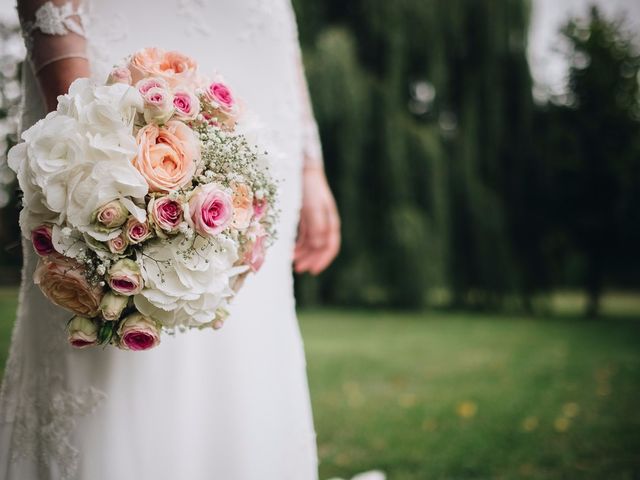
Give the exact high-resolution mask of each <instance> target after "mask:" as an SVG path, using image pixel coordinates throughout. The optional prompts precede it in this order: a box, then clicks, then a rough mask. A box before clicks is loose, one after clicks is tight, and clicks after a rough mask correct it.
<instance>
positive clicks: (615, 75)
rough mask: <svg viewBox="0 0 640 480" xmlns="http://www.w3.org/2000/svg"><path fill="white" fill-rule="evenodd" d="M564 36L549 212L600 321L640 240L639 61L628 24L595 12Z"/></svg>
mask: <svg viewBox="0 0 640 480" xmlns="http://www.w3.org/2000/svg"><path fill="white" fill-rule="evenodd" d="M563 34H564V36H565V38H566V39H567V40H568V42H569V46H570V50H569V59H570V62H571V66H570V69H569V75H568V79H569V81H568V92H569V93H568V96H567V98H565V99H564V102H562V103H561V104H560V105H550V106H549V107H548V111H547V115H546V117H547V120H550V121H549V122H548V123H547V127H548V133H549V135H550V136H551V140H550V142H549V144H548V146H547V148H548V149H549V151H548V152H547V159H548V162H549V165H548V169H549V172H550V173H549V177H550V185H551V191H552V192H553V194H552V199H553V202H552V204H551V205H549V206H548V211H549V212H550V213H551V214H552V215H553V217H554V223H555V230H556V233H558V232H560V236H564V237H565V238H566V239H567V247H568V248H567V252H571V251H574V250H575V251H577V252H578V254H579V256H580V258H581V259H582V264H583V265H584V267H583V271H582V273H581V274H580V277H581V280H582V283H583V285H584V288H585V291H586V293H587V295H588V305H587V312H586V313H587V314H588V315H589V316H595V315H597V313H598V311H599V306H600V297H601V295H602V292H603V289H604V287H605V284H606V281H607V280H609V281H615V280H614V278H613V277H615V276H616V275H615V274H616V265H618V266H619V265H621V264H624V265H626V267H625V268H624V269H625V270H627V271H628V270H629V267H630V262H631V263H633V259H634V258H635V257H637V254H636V253H635V252H634V251H633V250H632V249H635V248H636V245H637V243H636V245H632V244H631V243H632V242H630V240H631V239H636V241H637V239H638V214H637V213H636V210H637V205H638V203H637V202H638V199H639V198H640V195H639V191H638V185H640V177H639V172H640V151H639V150H638V139H639V138H640V103H639V100H640V97H639V94H640V90H639V84H638V79H639V78H640V77H639V73H640V55H639V54H638V51H637V49H636V47H635V46H634V43H633V39H632V36H631V35H630V34H629V33H627V32H626V31H625V29H624V25H623V23H621V22H617V21H610V20H607V19H606V18H604V17H603V16H602V15H601V14H600V12H599V11H598V9H597V8H595V7H594V8H592V9H591V12H590V17H589V19H588V21H587V22H583V21H579V20H572V21H570V22H569V23H568V24H567V25H566V27H565V28H564V29H563ZM636 264H637V262H636Z"/></svg>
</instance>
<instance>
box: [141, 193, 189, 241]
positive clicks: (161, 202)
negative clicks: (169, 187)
mask: <svg viewBox="0 0 640 480" xmlns="http://www.w3.org/2000/svg"><path fill="white" fill-rule="evenodd" d="M147 208H148V212H149V216H150V217H151V222H152V223H153V225H154V226H155V227H157V228H156V230H158V229H160V230H161V231H163V232H165V233H176V232H177V231H178V226H179V225H180V223H181V222H182V217H183V210H182V205H181V204H180V202H178V201H177V200H173V199H172V198H170V197H156V198H152V199H151V201H150V202H149V206H148V207H147Z"/></svg>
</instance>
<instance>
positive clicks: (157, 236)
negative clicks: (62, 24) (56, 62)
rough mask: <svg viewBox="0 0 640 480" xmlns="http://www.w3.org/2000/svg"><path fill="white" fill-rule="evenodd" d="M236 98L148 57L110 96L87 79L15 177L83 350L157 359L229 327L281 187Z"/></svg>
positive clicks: (132, 62) (29, 138) (48, 282)
mask: <svg viewBox="0 0 640 480" xmlns="http://www.w3.org/2000/svg"><path fill="white" fill-rule="evenodd" d="M241 113H242V109H241V106H240V104H239V103H238V101H237V99H236V98H235V97H234V95H233V94H232V92H231V90H230V89H229V87H228V86H227V85H226V84H225V83H224V81H223V80H222V79H221V78H219V77H213V78H207V77H204V76H202V75H200V73H199V72H198V69H197V64H196V62H194V61H193V60H192V59H191V58H189V57H187V56H185V55H182V54H180V53H178V52H164V51H162V50H159V49H156V48H149V49H145V50H142V51H140V52H137V53H135V54H133V55H132V56H131V57H130V58H128V59H127V61H126V64H125V65H123V66H120V67H116V68H115V69H114V70H113V71H112V72H111V74H110V75H109V78H108V80H107V82H106V84H105V85H96V84H94V83H92V82H91V81H90V80H88V79H79V80H76V81H75V82H74V83H73V84H72V85H71V87H70V89H69V93H68V94H66V95H62V96H60V97H59V98H58V107H57V110H56V111H54V112H51V113H49V114H48V115H47V116H46V118H44V119H42V120H40V121H39V122H38V123H36V124H35V125H34V126H32V127H31V128H30V129H28V130H27V131H25V132H24V133H23V135H22V140H24V141H23V142H22V143H20V144H18V145H16V146H15V147H13V149H12V150H11V151H10V152H9V165H10V166H11V168H12V169H13V170H14V171H15V172H16V173H17V176H18V180H19V183H20V188H21V189H22V191H23V192H24V197H23V207H24V208H23V210H22V212H21V218H20V223H21V226H22V231H23V233H24V234H25V235H26V236H29V237H30V238H31V241H32V243H33V247H34V249H35V251H36V253H37V254H38V255H39V257H40V258H39V263H38V266H37V268H36V271H35V274H34V281H35V283H36V284H37V285H38V286H39V287H40V289H41V290H42V292H43V293H44V294H45V295H46V296H47V298H49V299H50V300H51V301H52V302H53V303H54V304H56V305H58V306H60V307H63V308H65V309H67V310H69V311H71V312H72V313H73V314H75V316H74V317H73V318H72V319H71V320H70V321H69V323H68V326H67V329H68V336H69V341H70V343H71V345H73V346H75V347H80V348H82V347H87V346H92V345H114V346H117V347H119V348H122V349H128V350H146V349H149V348H152V347H154V346H156V345H158V344H159V342H160V336H161V332H163V331H164V332H168V333H173V332H175V330H176V329H177V330H184V329H187V328H205V327H213V328H216V329H217V328H220V327H221V326H222V324H223V322H224V319H225V317H226V316H227V307H228V304H229V302H230V300H231V299H232V297H233V296H234V294H235V293H236V292H237V290H238V289H239V288H240V286H241V284H242V280H243V279H244V277H245V276H246V275H247V274H248V273H249V272H256V271H257V270H258V269H259V268H260V266H261V265H262V262H263V260H264V255H265V250H266V249H267V248H268V246H269V245H270V244H271V243H272V241H273V239H274V235H275V225H276V221H277V218H276V217H277V210H276V208H275V204H276V191H277V188H276V184H275V182H274V180H273V178H272V177H271V176H270V174H269V171H268V161H267V155H266V152H264V151H263V150H261V149H260V148H258V147H257V146H256V145H255V144H254V143H255V138H254V135H255V130H252V129H251V128H250V127H249V124H250V123H251V122H249V121H248V120H247V121H246V122H245V118H247V116H246V115H244V114H242V115H241Z"/></svg>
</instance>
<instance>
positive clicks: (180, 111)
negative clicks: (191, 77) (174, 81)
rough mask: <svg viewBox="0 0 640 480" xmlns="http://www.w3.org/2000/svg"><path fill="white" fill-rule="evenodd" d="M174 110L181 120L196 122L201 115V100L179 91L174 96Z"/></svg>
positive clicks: (184, 91)
mask: <svg viewBox="0 0 640 480" xmlns="http://www.w3.org/2000/svg"><path fill="white" fill-rule="evenodd" d="M173 108H174V111H175V116H176V118H178V119H179V120H184V121H189V120H195V119H196V117H197V116H198V113H200V100H198V97H196V96H195V95H193V94H192V93H190V92H187V91H186V90H182V91H177V92H175V93H174V94H173Z"/></svg>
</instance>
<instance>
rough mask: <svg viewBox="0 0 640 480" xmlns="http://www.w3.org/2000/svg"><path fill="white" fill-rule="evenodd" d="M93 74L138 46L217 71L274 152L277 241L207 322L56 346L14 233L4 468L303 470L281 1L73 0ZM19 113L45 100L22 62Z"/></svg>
mask: <svg viewBox="0 0 640 480" xmlns="http://www.w3.org/2000/svg"><path fill="white" fill-rule="evenodd" d="M85 9H86V10H87V14H88V18H89V20H90V22H89V25H88V26H85V28H86V30H87V36H88V39H89V52H88V53H89V57H90V59H91V64H92V68H93V69H94V76H95V77H96V78H97V79H100V80H103V79H104V78H105V75H106V73H107V71H108V70H109V69H110V68H111V66H113V65H114V64H115V63H117V62H118V61H119V59H121V58H122V57H124V56H125V55H126V54H128V53H131V52H133V51H134V50H137V49H139V48H142V47H145V46H158V47H162V48H165V49H175V50H180V51H182V52H184V53H186V54H189V55H191V56H193V57H194V58H196V59H197V60H198V61H199V62H200V65H201V66H202V68H203V69H205V70H207V71H209V72H211V71H212V70H214V69H217V70H219V71H220V72H221V73H222V74H223V75H224V76H225V77H226V79H227V81H228V83H229V84H230V85H231V86H232V87H234V89H235V90H236V93H237V94H238V95H239V96H240V97H242V98H243V99H244V100H245V102H246V104H247V105H248V106H249V107H250V108H251V109H252V110H254V111H255V112H256V113H257V114H258V115H260V116H261V117H262V120H263V122H264V123H265V124H267V125H268V126H269V128H270V130H271V135H272V137H273V138H274V140H275V141H276V142H277V144H278V145H279V147H280V149H281V151H282V153H281V154H280V155H277V156H276V158H274V163H275V167H274V169H273V172H274V174H275V175H276V176H277V177H279V178H281V179H282V182H281V194H280V198H281V205H280V207H281V209H282V215H281V223H280V226H279V240H278V241H277V243H276V245H274V246H273V247H272V248H271V250H270V251H269V253H268V256H267V260H266V262H265V264H264V266H263V268H262V270H261V271H260V272H259V273H258V274H257V275H255V276H251V277H249V278H248V279H247V282H246V284H245V286H244V288H243V289H242V290H241V292H240V293H239V295H238V296H237V298H236V299H235V300H234V305H233V309H232V314H231V317H230V318H229V319H228V320H227V322H226V323H225V326H224V328H223V329H222V330H220V331H218V332H214V331H203V332H198V331H194V332H189V333H186V334H178V335H177V336H175V337H170V338H166V337H165V338H164V339H163V343H162V344H161V345H160V347H159V348H157V349H155V350H152V351H149V352H135V353H134V352H126V351H119V350H117V349H113V348H108V349H104V350H103V349H101V348H94V349H89V350H80V351H78V350H73V349H71V348H70V347H68V346H67V345H66V339H65V334H64V324H65V321H66V320H67V318H68V314H67V313H66V312H64V311H62V310H60V309H58V308H56V307H54V306H53V305H51V304H50V303H49V302H48V301H47V300H46V299H45V298H44V297H43V296H42V294H41V293H40V291H39V290H38V288H37V287H35V286H34V285H33V284H32V273H33V270H34V267H35V258H34V254H33V253H32V247H31V246H30V245H25V247H24V252H25V266H24V270H23V286H22V289H21V293H20V308H19V314H18V320H17V323H16V327H15V330H14V334H13V340H12V346H11V352H10V357H9V361H8V364H7V367H6V373H5V379H4V383H3V388H2V393H1V394H0V480H62V479H78V480H113V479H116V478H117V479H119V480H182V479H185V480H286V479H291V480H313V479H315V478H316V477H317V460H316V447H315V436H314V431H313V424H312V418H311V409H310V402H309V392H308V388H307V380H306V373H305V361H304V352H303V347H302V342H301V338H300V333H299V329H298V325H297V321H296V316H295V309H294V307H295V305H294V298H293V290H292V283H293V282H292V276H291V258H292V249H293V245H294V240H295V234H296V225H297V216H298V209H299V204H300V197H301V192H300V188H301V182H300V173H301V168H302V158H303V151H304V145H303V142H304V140H303V137H304V129H303V128H302V122H301V121H300V119H301V118H302V117H303V115H304V107H303V105H302V101H301V99H300V96H298V95H295V92H298V91H299V88H298V87H299V85H297V81H298V80H297V75H298V73H297V69H298V68H299V65H298V62H297V54H298V44H297V33H296V26H295V19H294V16H293V12H292V9H291V5H290V3H289V0H191V1H189V0H155V1H141V0H94V1H92V2H85ZM24 87H25V104H24V115H23V127H28V126H29V125H31V124H32V123H33V122H35V121H36V120H37V119H38V118H41V117H42V116H43V115H44V110H43V105H42V103H41V100H40V98H41V97H40V95H39V94H38V91H37V83H36V81H35V78H34V77H33V74H32V71H31V70H30V69H27V70H25V72H24Z"/></svg>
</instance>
